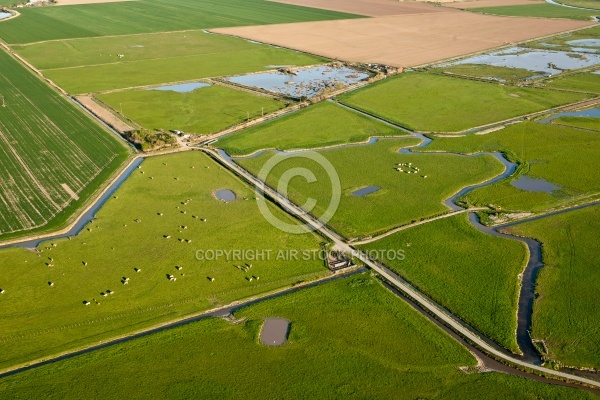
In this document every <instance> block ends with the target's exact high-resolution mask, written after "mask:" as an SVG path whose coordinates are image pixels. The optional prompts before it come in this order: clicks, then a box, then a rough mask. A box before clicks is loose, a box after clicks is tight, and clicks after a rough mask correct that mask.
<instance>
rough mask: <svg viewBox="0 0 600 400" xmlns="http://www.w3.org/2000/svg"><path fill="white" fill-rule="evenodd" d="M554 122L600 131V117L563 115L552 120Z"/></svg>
mask: <svg viewBox="0 0 600 400" xmlns="http://www.w3.org/2000/svg"><path fill="white" fill-rule="evenodd" d="M552 123H553V124H560V125H567V126H572V127H574V128H583V129H589V130H593V131H600V118H592V117H590V118H586V117H562V118H557V119H554V120H552Z"/></svg>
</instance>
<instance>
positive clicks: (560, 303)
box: [510, 206, 600, 369]
mask: <svg viewBox="0 0 600 400" xmlns="http://www.w3.org/2000/svg"><path fill="white" fill-rule="evenodd" d="M510 230H511V231H512V232H513V233H516V234H519V235H525V236H528V237H533V238H535V239H537V240H539V241H541V242H542V243H543V246H542V248H543V257H544V263H545V264H546V265H545V267H544V268H543V269H542V270H541V272H540V275H539V277H538V280H537V292H538V293H539V297H538V298H537V299H536V300H535V305H534V314H533V317H534V319H533V334H532V336H533V337H534V338H536V339H543V340H544V341H545V343H546V346H547V348H548V350H549V354H548V356H549V357H550V358H551V359H553V360H558V361H560V362H562V363H564V364H565V365H570V366H576V367H588V368H595V369H598V368H600V334H599V333H598V320H599V319H600V309H598V307H595V306H594V304H598V302H599V301H600V295H599V293H598V286H597V282H598V280H599V279H600V268H598V250H597V249H598V247H597V245H596V244H597V242H598V232H599V231H600V207H599V206H594V207H589V208H585V209H581V210H577V211H572V212H568V213H566V214H562V215H557V216H552V217H548V218H544V219H541V220H538V221H532V222H527V223H524V224H521V225H517V226H514V227H511V228H510Z"/></svg>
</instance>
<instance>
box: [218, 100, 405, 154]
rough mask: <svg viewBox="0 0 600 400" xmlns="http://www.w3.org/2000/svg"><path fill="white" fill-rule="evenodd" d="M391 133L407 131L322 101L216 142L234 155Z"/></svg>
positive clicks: (357, 140)
mask: <svg viewBox="0 0 600 400" xmlns="http://www.w3.org/2000/svg"><path fill="white" fill-rule="evenodd" d="M390 135H398V136H400V135H403V132H402V131H400V130H399V129H396V128H394V127H391V126H389V125H386V124H383V123H381V122H379V121H377V120H374V119H372V118H368V117H365V116H364V115H361V114H359V113H356V112H354V111H351V110H348V109H346V108H344V107H341V106H339V105H337V104H335V103H331V102H322V103H319V104H316V105H314V106H311V107H308V108H306V109H304V110H301V111H298V112H294V113H292V114H289V115H286V116H283V117H281V118H277V119H275V120H272V121H269V122H267V123H265V124H261V125H258V126H255V127H252V128H250V129H245V130H243V131H241V132H238V133H235V134H233V135H229V136H227V137H224V138H222V139H220V140H219V141H218V142H217V143H216V144H215V145H216V146H218V147H220V148H223V149H224V150H225V151H227V153H228V154H231V155H246V154H250V153H253V152H255V151H257V150H261V149H279V150H289V149H308V148H314V147H325V146H333V145H338V144H344V143H353V142H360V141H365V140H367V139H368V138H369V137H371V136H390Z"/></svg>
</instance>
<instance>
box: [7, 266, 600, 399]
mask: <svg viewBox="0 0 600 400" xmlns="http://www.w3.org/2000/svg"><path fill="white" fill-rule="evenodd" d="M235 315H236V317H237V318H240V319H241V318H247V319H246V320H245V321H243V322H242V323H239V324H232V323H229V322H226V321H224V320H220V319H210V320H205V321H200V322H195V323H192V324H189V325H185V326H182V327H178V328H175V329H171V330H168V331H165V332H161V333H158V334H154V335H152V336H149V337H145V338H141V339H136V340H133V341H131V342H128V343H124V344H119V345H116V346H113V347H110V348H107V349H102V350H99V351H96V352H93V353H90V354H86V355H83V356H78V357H76V358H73V359H70V360H66V361H60V362H59V363H57V364H53V365H49V366H44V367H40V368H37V369H35V370H32V371H27V372H24V373H21V374H19V375H16V376H13V377H8V378H4V379H2V380H1V381H0V391H2V393H3V395H4V396H6V397H8V398H12V399H31V398H35V397H37V395H38V394H39V393H40V392H43V393H45V397H46V398H48V399H65V398H81V397H87V398H89V397H90V396H91V397H102V398H124V397H126V398H132V399H137V398H140V399H141V398H150V397H151V398H169V399H189V398H219V399H248V398H290V399H291V398H330V399H338V398H339V399H347V398H349V397H355V398H406V399H408V398H415V399H416V398H427V399H442V398H443V399H464V398H477V399H508V398H510V399H531V400H534V399H540V398H543V399H565V398H569V399H589V398H593V395H592V394H590V393H588V392H585V391H583V390H577V389H571V388H564V387H559V386H553V385H547V384H542V383H538V382H534V381H530V380H527V379H524V378H518V377H514V376H511V375H506V374H500V373H496V372H488V373H484V374H478V373H475V374H465V373H463V372H461V371H460V370H459V369H458V367H461V366H473V365H474V364H475V360H474V359H473V357H472V356H471V355H470V354H469V353H468V352H467V351H466V350H465V349H464V348H462V347H461V346H460V345H459V344H458V343H456V342H455V341H454V340H453V339H451V338H450V337H449V336H447V335H446V334H445V333H443V332H442V331H441V330H439V328H437V327H435V326H434V325H432V324H431V323H430V322H429V321H427V320H426V319H425V318H424V317H423V316H421V315H420V314H417V313H416V312H415V311H414V310H413V309H412V308H410V307H409V306H408V305H406V304H405V303H404V302H403V301H401V300H399V299H398V298H395V296H394V295H392V294H390V293H389V292H387V291H386V290H385V289H383V288H382V287H381V286H380V285H379V284H378V283H377V282H376V281H374V280H373V278H370V277H369V276H368V275H366V274H363V275H359V276H356V277H353V278H348V279H343V280H340V281H338V282H335V283H329V284H326V285H323V286H319V287H315V288H310V289H306V290H303V291H301V292H297V293H294V294H291V295H287V296H284V297H281V298H278V299H274V300H269V301H266V302H264V303H259V304H256V305H253V306H251V307H248V308H244V309H242V310H239V311H237V312H236V313H235ZM271 316H278V317H284V318H287V319H288V320H290V321H291V322H292V325H291V330H290V334H289V340H288V342H287V343H286V344H285V345H283V346H281V347H267V346H264V345H261V344H259V341H258V340H259V339H258V337H259V335H260V329H261V326H262V323H263V321H264V318H265V317H271ZM374 338H376V340H374ZM135 382H143V384H135Z"/></svg>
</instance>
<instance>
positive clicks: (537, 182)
mask: <svg viewBox="0 0 600 400" xmlns="http://www.w3.org/2000/svg"><path fill="white" fill-rule="evenodd" d="M510 184H511V185H512V186H514V187H516V188H517V189H521V190H525V191H527V192H542V193H552V192H554V191H556V190H559V189H560V186H556V185H555V184H553V183H550V182H548V181H546V180H544V179H536V178H532V177H529V176H521V177H519V178H518V179H515V180H514V181H512V182H511V183H510Z"/></svg>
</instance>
